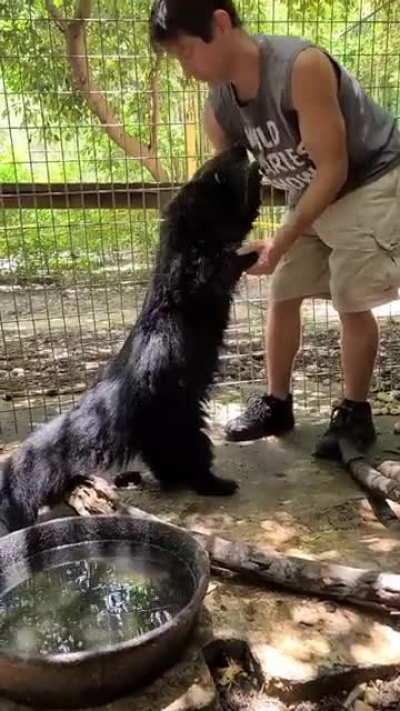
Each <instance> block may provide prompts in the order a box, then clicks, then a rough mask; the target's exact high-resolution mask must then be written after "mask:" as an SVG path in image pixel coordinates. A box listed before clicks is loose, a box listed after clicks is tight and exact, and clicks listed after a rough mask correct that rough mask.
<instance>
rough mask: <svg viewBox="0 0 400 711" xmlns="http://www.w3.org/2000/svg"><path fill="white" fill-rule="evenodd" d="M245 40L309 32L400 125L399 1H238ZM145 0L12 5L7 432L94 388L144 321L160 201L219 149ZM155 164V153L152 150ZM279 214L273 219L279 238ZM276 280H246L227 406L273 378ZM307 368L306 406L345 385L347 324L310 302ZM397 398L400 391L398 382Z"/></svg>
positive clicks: (22, 0)
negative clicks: (268, 365)
mask: <svg viewBox="0 0 400 711" xmlns="http://www.w3.org/2000/svg"><path fill="white" fill-rule="evenodd" d="M238 6H239V10H241V12H242V16H243V18H244V20H245V24H246V26H247V29H248V30H249V31H250V32H252V33H253V32H267V33H271V34H272V33H273V34H291V35H299V36H303V37H307V38H310V39H312V40H313V41H315V42H317V43H318V44H320V45H322V46H324V47H325V48H327V49H328V50H330V51H331V52H332V53H333V54H334V56H336V57H337V58H338V59H339V60H340V61H342V62H343V63H344V64H345V65H346V66H347V67H348V68H349V69H350V70H351V71H352V72H354V73H355V75H356V76H358V77H359V78H360V79H361V81H362V83H363V85H364V87H365V88H366V89H367V90H368V91H369V92H370V93H371V94H372V95H373V96H374V97H375V98H376V99H377V100H378V101H379V102H380V103H382V104H384V105H385V106H386V107H387V108H388V109H389V110H390V111H391V112H392V113H393V114H394V115H396V116H398V114H399V72H400V32H399V20H400V3H398V2H390V1H389V2H384V3H381V4H379V3H378V2H368V3H367V2H365V1H364V2H359V1H358V0H356V1H354V2H352V1H347V0H341V1H340V2H333V0H313V1H312V2H309V1H308V2H300V1H291V0H289V1H283V2H277V1H275V0H272V1H271V2H263V3H261V2H260V1H257V0H246V2H244V1H243V2H241V3H238ZM149 8H150V2H149V0H118V2H117V0H114V2H109V1H108V2H106V1H105V0H97V1H96V0H93V1H92V2H91V1H90V0H60V1H56V0H53V1H51V0H13V1H11V0H9V2H1V1H0V72H1V73H0V206H1V219H0V420H1V426H2V430H3V437H5V438H6V439H7V438H11V437H13V436H14V435H15V433H16V432H22V431H24V430H25V429H26V428H27V427H30V426H32V425H34V424H36V423H38V422H40V421H42V420H43V419H46V418H48V417H49V416H50V415H52V414H54V413H55V412H57V411H59V410H60V409H61V408H64V407H66V406H69V405H70V404H71V402H74V401H75V400H76V398H78V397H79V394H80V393H81V392H82V391H83V390H84V389H85V388H86V387H87V385H88V383H90V382H91V379H92V377H93V375H94V372H95V371H96V370H97V369H98V367H99V366H100V365H102V364H104V363H105V362H107V360H108V359H109V358H110V355H111V353H113V352H115V351H116V349H117V348H118V347H119V345H120V344H121V342H122V341H123V339H124V337H125V335H126V333H127V329H128V328H129V326H130V324H131V323H132V322H133V321H134V320H135V318H136V316H137V313H138V309H139V308H140V304H141V302H142V299H143V296H144V293H145V290H146V285H147V282H148V278H149V274H150V271H151V269H152V265H153V256H154V251H155V248H156V246H157V240H158V226H159V206H160V204H161V203H162V202H163V200H164V198H165V196H166V195H169V194H170V193H171V191H172V192H173V191H174V190H175V189H176V187H177V186H179V184H181V183H182V182H184V181H185V180H187V179H188V178H189V177H190V176H191V175H192V173H193V172H194V170H195V169H196V167H197V166H198V165H199V164H200V163H201V162H202V161H203V160H205V159H206V158H207V156H208V155H209V154H210V146H209V145H207V143H206V141H205V139H204V135H203V132H202V128H201V113H202V107H203V104H204V100H205V97H206V93H207V89H206V87H204V86H200V85H197V84H195V83H193V82H187V81H185V80H184V78H183V77H182V75H181V74H180V71H179V68H178V67H177V66H176V65H175V64H174V63H173V62H172V61H168V60H163V61H162V62H161V63H159V62H156V61H155V58H154V56H152V54H151V51H150V47H149V41H148V34H147V23H148V15H149ZM155 149H156V152H157V154H158V161H154V159H153V158H152V156H153V154H154V152H155ZM281 218H282V208H281V207H279V206H276V205H275V206H274V203H273V199H272V201H271V205H270V206H269V207H266V208H265V209H264V210H263V212H262V215H261V218H260V220H259V223H258V225H257V228H256V230H255V236H261V235H262V234H264V233H265V232H268V231H272V230H273V228H274V226H276V225H277V224H278V223H279V221H280V220H281ZM267 287H268V280H267V279H260V280H259V279H255V278H243V280H242V282H241V284H240V288H239V291H238V295H237V299H236V301H235V306H234V309H233V317H232V322H231V325H230V327H229V329H228V333H227V339H226V348H225V350H224V353H223V354H222V363H221V373H220V377H219V381H218V384H217V388H216V408H218V407H221V408H226V405H227V404H228V403H231V402H235V401H238V400H239V399H240V397H241V396H242V395H243V393H245V392H246V391H247V390H248V389H249V388H252V387H253V386H254V384H261V383H262V382H263V380H264V362H263V320H264V315H265V310H266V304H267ZM396 308H397V304H394V305H392V306H391V310H389V308H386V309H381V310H380V315H381V327H382V347H381V352H380V357H379V363H378V369H377V378H378V381H377V383H376V384H377V385H378V386H379V387H380V389H384V390H385V389H388V388H392V389H393V388H396V387H397V386H398V378H399V375H398V365H397V348H398V337H397V336H398V319H397V317H396ZM303 331H304V334H303V335H304V337H303V347H302V352H301V354H300V356H299V358H298V360H297V367H296V371H295V375H294V381H295V390H296V392H297V394H298V395H299V401H300V402H301V403H302V404H303V405H304V407H307V408H309V409H313V408H318V407H319V406H320V405H321V403H324V402H328V401H329V400H330V399H331V398H332V396H334V395H336V393H337V392H338V391H339V390H340V382H341V374H340V364H339V359H338V322H337V318H336V316H335V314H334V312H333V311H332V310H331V308H330V306H329V305H328V304H326V303H324V302H318V301H316V302H310V303H309V304H307V305H306V306H305V308H304V326H303ZM399 387H400V386H399Z"/></svg>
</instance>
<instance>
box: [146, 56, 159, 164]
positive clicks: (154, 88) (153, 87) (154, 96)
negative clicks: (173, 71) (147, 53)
mask: <svg viewBox="0 0 400 711" xmlns="http://www.w3.org/2000/svg"><path fill="white" fill-rule="evenodd" d="M160 64H161V55H160V54H157V59H156V61H155V64H154V67H153V69H152V71H151V74H150V81H149V84H150V102H151V110H150V142H149V151H150V153H154V152H155V151H156V149H157V135H158V121H159V116H160V93H159V71H160Z"/></svg>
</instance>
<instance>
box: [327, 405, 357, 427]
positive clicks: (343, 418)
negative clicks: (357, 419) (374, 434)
mask: <svg viewBox="0 0 400 711" xmlns="http://www.w3.org/2000/svg"><path fill="white" fill-rule="evenodd" d="M352 414H353V411H352V409H351V407H349V405H346V404H345V403H343V402H342V403H340V404H339V405H334V407H333V408H332V413H331V419H330V427H332V428H333V429H335V428H337V427H345V426H346V425H347V424H349V423H350V420H351V416H352Z"/></svg>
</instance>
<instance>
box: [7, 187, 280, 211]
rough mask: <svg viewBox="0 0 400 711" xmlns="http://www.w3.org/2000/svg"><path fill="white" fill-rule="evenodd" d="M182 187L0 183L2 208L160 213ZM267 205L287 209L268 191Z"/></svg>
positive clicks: (274, 194) (274, 193)
mask: <svg viewBox="0 0 400 711" xmlns="http://www.w3.org/2000/svg"><path fill="white" fill-rule="evenodd" d="M181 187H182V186H181V185H180V184H177V183H160V184H155V183H111V184H110V183H108V184H106V183H18V184H15V183H0V208H2V209H10V210H16V209H17V210H18V209H21V210H32V209H37V210H51V209H54V210H67V209H70V210H82V209H96V208H97V209H116V210H126V209H129V210H143V209H146V210H159V209H160V207H162V206H163V205H165V204H166V203H167V202H168V201H169V200H170V199H171V198H172V197H173V196H174V195H176V193H177V192H178V191H179V189H180V188H181ZM264 201H265V203H266V204H268V205H284V204H285V194H284V193H283V192H280V191H277V190H274V191H273V193H272V192H271V191H269V190H268V189H265V192H264Z"/></svg>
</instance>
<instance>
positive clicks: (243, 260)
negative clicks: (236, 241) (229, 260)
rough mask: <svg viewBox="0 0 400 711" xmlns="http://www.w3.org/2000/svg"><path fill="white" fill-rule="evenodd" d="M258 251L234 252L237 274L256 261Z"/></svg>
mask: <svg viewBox="0 0 400 711" xmlns="http://www.w3.org/2000/svg"><path fill="white" fill-rule="evenodd" d="M259 256H260V255H259V253H258V252H256V251H254V252H247V253H246V254H237V253H236V254H235V257H234V259H235V266H236V267H237V269H238V272H239V274H241V273H242V272H245V271H246V269H250V267H252V266H253V264H255V263H256V262H257V261H258V258H259Z"/></svg>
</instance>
